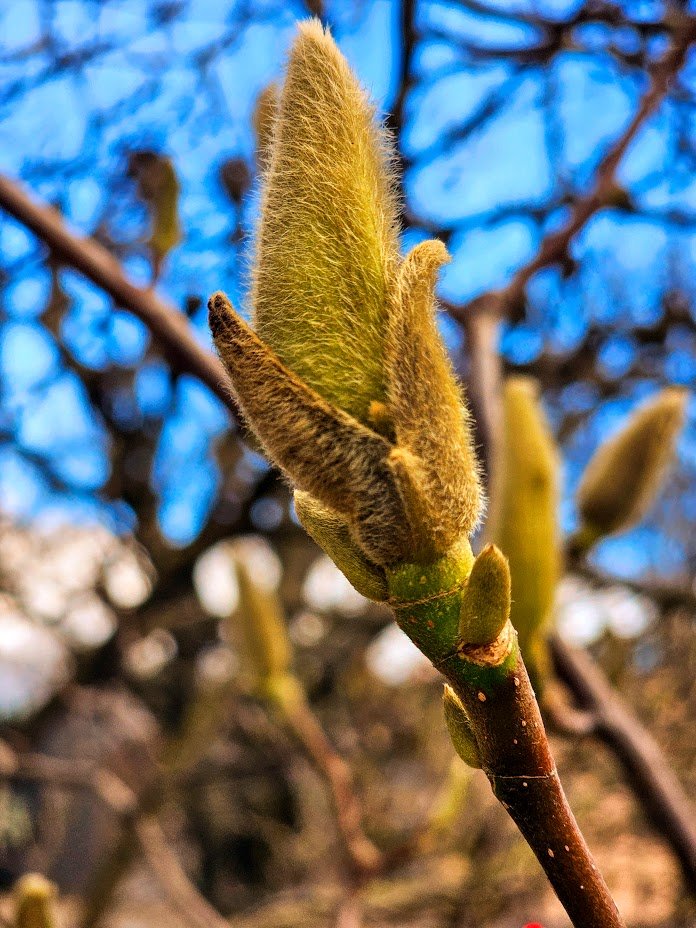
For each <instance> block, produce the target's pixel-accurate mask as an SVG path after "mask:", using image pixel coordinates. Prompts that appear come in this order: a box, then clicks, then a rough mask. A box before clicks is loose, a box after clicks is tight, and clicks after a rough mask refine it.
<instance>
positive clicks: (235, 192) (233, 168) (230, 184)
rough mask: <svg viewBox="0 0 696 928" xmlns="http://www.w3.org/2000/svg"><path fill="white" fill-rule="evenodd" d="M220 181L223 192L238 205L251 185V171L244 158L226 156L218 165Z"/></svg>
mask: <svg viewBox="0 0 696 928" xmlns="http://www.w3.org/2000/svg"><path fill="white" fill-rule="evenodd" d="M220 183H221V184H222V186H223V188H224V190H225V193H226V194H227V196H228V197H229V198H230V200H231V201H232V202H233V203H234V205H235V206H239V205H240V203H241V202H242V200H243V199H244V194H245V193H246V192H247V190H248V189H249V187H251V171H250V170H249V165H248V164H247V163H246V161H245V160H244V158H228V159H227V160H226V161H223V163H222V164H221V165H220Z"/></svg>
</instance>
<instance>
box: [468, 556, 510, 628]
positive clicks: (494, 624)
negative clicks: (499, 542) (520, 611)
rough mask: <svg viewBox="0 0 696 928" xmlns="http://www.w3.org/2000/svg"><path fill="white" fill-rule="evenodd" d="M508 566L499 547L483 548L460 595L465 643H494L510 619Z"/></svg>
mask: <svg viewBox="0 0 696 928" xmlns="http://www.w3.org/2000/svg"><path fill="white" fill-rule="evenodd" d="M510 584H511V581H510V567H509V565H508V560H507V558H506V557H505V555H504V554H503V553H502V551H501V550H500V548H497V547H496V546H495V545H486V547H485V548H484V549H483V551H482V552H481V553H480V554H479V556H478V557H477V558H476V560H475V561H474V566H473V567H472V569H471V574H470V575H469V581H468V583H467V585H466V588H465V589H464V592H463V595H462V605H461V611H460V614H459V634H460V636H461V639H462V642H463V643H464V644H475V645H484V644H489V643H490V642H491V641H495V639H496V638H497V637H498V635H499V634H500V633H501V631H502V630H503V628H504V627H505V625H506V623H507V621H508V619H509V618H510V601H511V598H510Z"/></svg>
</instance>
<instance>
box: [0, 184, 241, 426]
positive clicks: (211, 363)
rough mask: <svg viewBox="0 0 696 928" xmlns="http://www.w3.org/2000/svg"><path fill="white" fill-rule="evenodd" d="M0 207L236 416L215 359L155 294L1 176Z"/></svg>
mask: <svg viewBox="0 0 696 928" xmlns="http://www.w3.org/2000/svg"><path fill="white" fill-rule="evenodd" d="M0 208H2V209H4V210H5V211H6V212H8V213H9V214H10V215H11V216H14V218H15V219H17V220H18V221H19V222H21V223H22V225H24V226H26V227H27V228H28V229H31V231H32V232H33V233H34V234H35V235H36V236H38V238H40V239H41V241H43V242H44V243H45V244H46V245H48V247H49V248H50V249H51V252H52V253H53V254H54V255H55V256H56V257H58V258H59V259H60V260H61V261H62V262H64V263H65V264H68V265H70V266H72V267H74V268H75V269H76V270H78V271H80V273H82V274H84V275H85V277H87V278H89V280H91V281H92V282H93V283H94V284H96V285H97V286H98V287H100V288H101V289H102V290H104V291H105V292H106V293H108V294H109V296H111V297H112V299H113V300H114V302H115V303H116V304H117V305H119V306H122V307H124V309H127V310H129V311H130V312H132V313H133V314H134V315H135V316H137V317H138V318H139V319H141V320H142V321H143V322H144V323H145V325H146V326H147V327H148V328H149V330H150V331H151V332H152V334H153V335H154V336H155V337H156V338H158V339H159V341H160V342H161V344H162V346H163V348H164V349H165V351H166V353H167V357H168V359H169V361H170V362H171V363H172V365H173V366H174V367H175V368H177V369H179V370H181V371H186V372H187V373H190V374H193V375H194V376H195V377H198V379H199V380H201V381H202V382H203V383H204V384H205V385H206V386H207V387H209V388H210V389H211V390H212V392H213V393H214V394H215V395H216V396H217V397H218V399H220V400H221V401H222V402H223V403H224V404H225V406H226V407H227V408H228V409H229V410H230V412H232V413H233V414H234V415H235V416H236V414H237V408H236V405H235V403H234V400H233V398H232V394H231V391H230V388H229V380H228V378H227V374H226V373H225V370H224V368H223V366H222V364H221V363H220V362H219V361H218V359H217V358H216V357H215V355H214V354H213V353H212V352H210V351H208V350H207V349H206V348H204V347H203V346H202V345H200V344H199V343H198V341H197V340H196V338H195V337H194V335H193V333H192V330H191V326H190V325H189V323H188V322H187V321H186V317H185V316H184V315H183V314H182V313H180V312H178V311H177V310H176V309H175V308H174V307H173V306H171V305H170V304H168V303H166V302H165V301H164V300H163V299H162V298H161V297H159V296H158V295H157V294H156V293H155V292H154V291H153V290H143V289H141V288H140V287H136V286H135V285H134V284H133V283H131V281H130V280H128V278H127V277H126V275H125V273H124V271H123V268H122V267H121V265H120V263H119V262H118V261H117V260H116V258H114V257H113V255H111V254H110V253H109V252H108V251H107V250H106V249H105V248H103V247H102V246H101V245H100V244H99V243H98V242H95V241H94V240H93V239H88V238H79V237H78V236H76V235H74V234H73V233H72V232H71V231H70V230H69V229H68V228H67V226H66V225H65V223H64V222H63V220H62V219H61V217H60V215H59V214H58V213H57V212H56V211H55V210H53V209H51V208H50V207H48V206H44V205H41V204H38V203H36V202H34V200H32V199H31V198H30V197H29V196H28V195H27V194H26V193H25V192H24V190H22V188H21V187H20V186H19V184H17V183H16V182H15V181H13V180H10V178H9V177H5V176H3V175H0Z"/></svg>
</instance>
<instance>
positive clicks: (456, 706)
mask: <svg viewBox="0 0 696 928" xmlns="http://www.w3.org/2000/svg"><path fill="white" fill-rule="evenodd" d="M442 705H443V708H444V710H445V722H446V723H447V730H448V731H449V736H450V738H451V739H452V744H453V745H454V750H455V751H456V752H457V754H459V756H460V757H461V759H462V760H463V761H464V763H465V764H467V765H468V766H469V767H481V755H480V753H479V749H478V745H477V743H476V738H475V737H474V733H473V731H472V729H471V723H470V722H469V719H468V718H467V715H466V710H465V709H464V706H463V705H462V703H461V700H460V699H459V696H457V694H456V693H455V692H454V690H453V689H452V687H451V686H450V685H449V684H448V683H445V688H444V691H443V693H442Z"/></svg>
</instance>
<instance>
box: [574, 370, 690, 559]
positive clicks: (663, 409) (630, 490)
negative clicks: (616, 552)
mask: <svg viewBox="0 0 696 928" xmlns="http://www.w3.org/2000/svg"><path fill="white" fill-rule="evenodd" d="M686 396H687V394H686V391H685V390H680V389H678V388H674V387H672V388H668V389H666V390H663V391H662V392H661V393H659V394H658V395H657V397H656V398H655V399H653V400H651V401H650V402H649V403H646V404H645V405H644V406H643V407H642V408H640V409H639V410H638V411H637V412H636V413H634V415H633V416H632V417H631V419H630V420H629V422H628V424H627V425H626V426H624V428H623V429H621V431H620V432H618V433H617V434H616V435H614V436H613V437H612V438H610V439H609V440H608V441H606V442H605V443H604V444H603V445H601V447H600V448H599V450H598V451H597V452H596V453H595V455H594V457H593V458H592V460H591V461H590V463H589V464H588V465H587V468H586V469H585V472H584V474H583V475H582V479H581V480H580V485H579V487H578V491H577V503H578V511H579V513H580V519H581V529H580V533H579V534H580V535H581V536H584V537H585V538H587V541H588V542H591V541H593V540H596V539H597V538H600V537H602V536H603V535H611V534H613V533H615V532H623V531H626V530H627V529H629V528H631V527H632V526H633V525H635V524H636V523H637V522H639V521H640V520H641V519H642V518H643V517H644V516H645V515H646V513H647V512H648V510H649V509H650V507H651V506H652V504H653V502H654V501H655V498H656V497H657V494H658V493H659V491H660V487H661V486H662V483H663V481H664V478H665V474H666V472H667V470H668V468H669V465H670V464H671V462H672V459H673V457H674V448H675V444H676V441H677V437H678V435H679V433H680V431H681V429H682V426H683V423H684V410H685V406H686Z"/></svg>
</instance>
